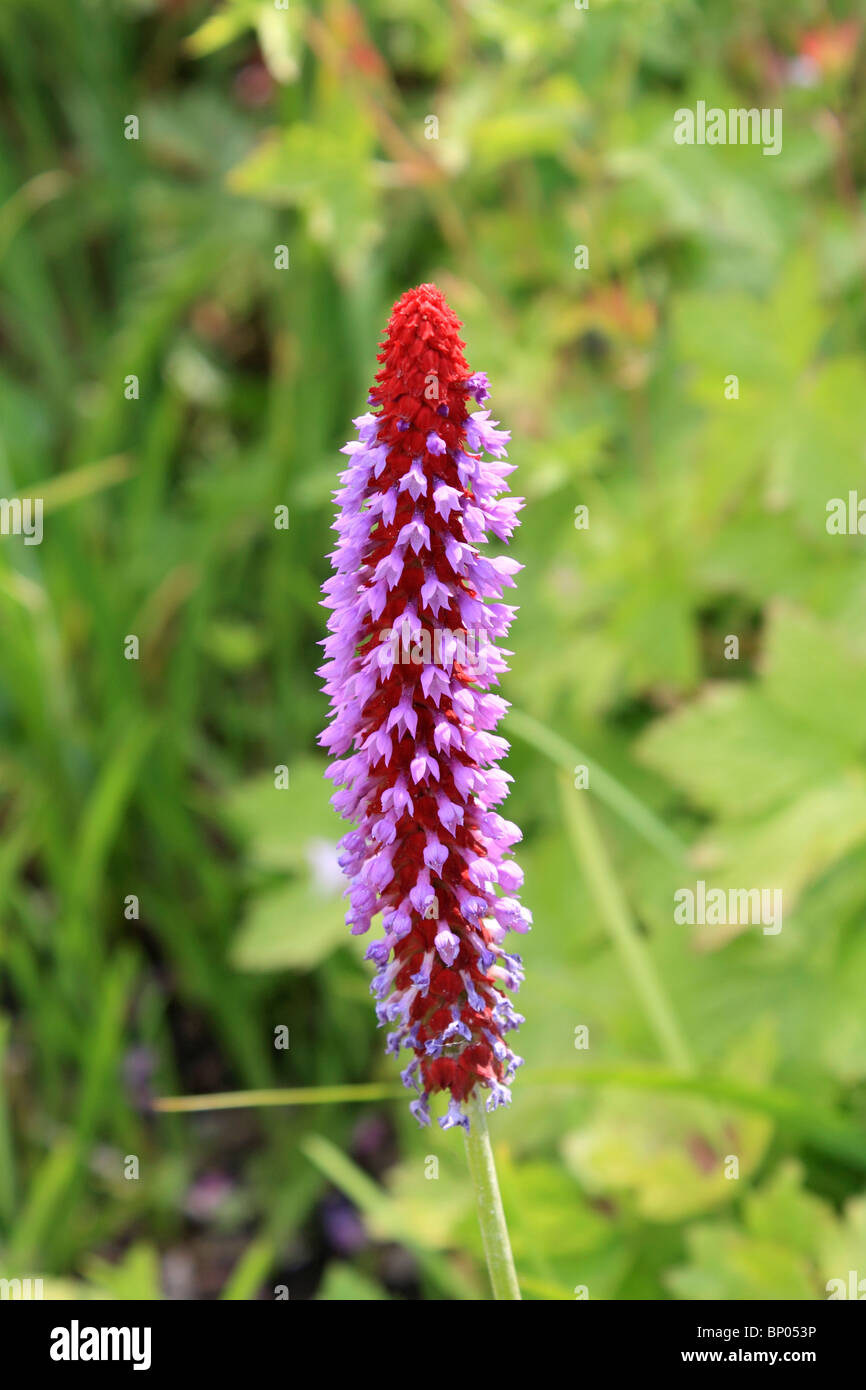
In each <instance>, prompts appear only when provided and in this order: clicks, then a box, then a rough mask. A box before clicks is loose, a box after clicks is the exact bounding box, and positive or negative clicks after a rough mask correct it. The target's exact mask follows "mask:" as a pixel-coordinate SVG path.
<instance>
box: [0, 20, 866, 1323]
mask: <svg viewBox="0 0 866 1390" xmlns="http://www.w3.org/2000/svg"><path fill="white" fill-rule="evenodd" d="M855 10H856V7H854V6H851V7H848V6H846V5H845V4H843V3H838V4H837V3H825V0H741V3H739V4H737V5H736V6H731V5H730V4H728V3H721V0H704V3H698V0H641V3H637V0H607V2H605V0H590V5H589V9H588V10H587V11H580V10H578V9H576V8H575V7H574V6H573V5H572V4H571V3H569V0H534V3H532V4H527V3H526V0H497V3H471V2H470V0H466V2H465V3H462V2H461V0H451V2H450V3H449V2H448V0H429V2H428V3H424V4H418V3H417V0H368V3H365V4H352V3H349V0H321V3H319V4H315V5H312V4H311V5H305V4H304V3H302V0H291V5H290V8H289V9H288V11H282V12H281V11H279V10H277V9H276V8H275V7H274V6H272V5H269V4H266V3H258V0H230V2H229V3H226V4H224V5H222V6H221V7H219V8H211V7H210V6H207V5H203V4H199V3H193V2H192V0H190V3H184V0H173V2H170V0H164V2H163V3H159V2H158V0H115V3H109V2H108V0H90V3H87V2H86V0H74V2H73V3H69V4H65V5H57V4H55V3H53V0H7V3H6V4H5V5H4V6H3V7H2V10H0V40H2V43H0V67H2V75H3V84H2V85H3V89H4V95H3V97H2V100H0V142H2V163H0V271H2V287H0V334H2V343H3V349H4V351H3V363H2V369H0V422H2V431H0V434H2V437H0V492H2V493H3V495H4V496H6V497H12V496H13V495H16V494H23V495H33V496H41V497H43V498H44V500H45V538H44V543H43V544H42V545H41V546H38V547H37V546H30V547H25V546H24V545H23V541H22V538H20V537H11V536H10V537H4V538H3V539H2V541H0V633H2V639H0V740H2V744H0V805H2V824H3V832H4V833H3V837H2V848H0V899H2V925H0V960H2V966H0V969H2V993H0V1055H2V1059H3V1065H2V1071H0V1266H2V1268H0V1272H2V1273H3V1274H5V1275H7V1276H13V1275H16V1274H17V1275H21V1274H26V1273H30V1274H34V1275H42V1276H44V1277H45V1278H46V1279H47V1280H49V1281H50V1282H49V1284H48V1286H47V1287H48V1290H49V1291H50V1292H52V1293H54V1294H57V1295H59V1296H64V1295H68V1294H70V1293H74V1295H75V1296H82V1297H83V1296H93V1297H99V1296H104V1295H106V1294H108V1295H110V1296H115V1297H117V1296H119V1297H133V1298H158V1297H169V1298H184V1297H196V1298H202V1297H221V1298H229V1299H231V1298H241V1299H247V1298H254V1297H272V1296H273V1290H274V1288H275V1287H277V1286H278V1285H283V1286H286V1287H287V1288H288V1289H289V1290H290V1292H291V1296H292V1297H293V1298H313V1297H315V1298H326V1299H328V1298H329V1299H340V1298H364V1299H367V1298H370V1299H377V1298H379V1299H381V1298H401V1297H421V1298H432V1299H463V1298H470V1299H471V1298H479V1297H484V1296H485V1289H486V1284H485V1276H484V1273H483V1269H482V1267H481V1265H480V1263H479V1254H480V1252H479V1241H478V1235H477V1231H476V1226H475V1219H474V1214H473V1210H472V1201H471V1195H470V1193H469V1191H468V1188H467V1179H466V1174H465V1164H464V1156H463V1152H462V1146H461V1145H460V1143H459V1140H455V1138H454V1136H453V1134H448V1135H442V1134H440V1133H439V1132H438V1130H434V1132H433V1133H432V1134H431V1133H430V1132H429V1131H426V1132H423V1133H420V1132H418V1131H417V1129H416V1127H415V1125H414V1122H413V1121H411V1119H410V1118H409V1117H408V1115H407V1113H406V1107H405V1102H404V1100H403V1099H401V1098H399V1097H398V1096H396V1095H395V1090H394V1082H395V1079H396V1069H395V1067H394V1065H393V1062H392V1061H391V1060H386V1059H384V1058H383V1056H382V1047H381V1034H377V1032H376V1030H375V1027H374V1017H373V1010H372V1006H371V1002H370V999H369V995H368V981H367V977H368V973H369V972H368V969H367V967H365V966H364V964H363V963H362V961H361V951H360V950H358V949H356V945H357V944H356V945H353V944H352V943H351V942H349V941H347V939H346V931H345V927H344V925H343V920H342V919H343V907H344V905H343V904H342V903H341V901H340V897H339V886H338V885H337V882H336V880H335V878H334V873H333V855H332V848H333V844H334V842H335V841H336V838H337V836H338V834H339V833H340V829H339V825H338V822H337V821H336V818H335V816H334V815H333V813H332V812H331V811H330V809H329V807H328V804H327V789H326V787H325V784H324V783H323V781H322V778H321V771H322V766H323V764H322V760H321V758H320V756H319V754H318V752H317V749H316V742H315V740H316V734H317V731H318V730H319V729H320V727H321V725H322V723H323V720H324V717H325V702H324V700H323V699H322V697H321V696H320V694H319V693H318V682H317V680H316V678H315V676H314V668H315V666H316V665H317V664H318V661H319V649H318V647H317V646H316V643H317V641H318V640H319V639H320V638H321V636H322V635H323V627H324V612H323V610H322V609H321V608H319V606H318V597H319V593H318V590H319V585H320V583H321V581H322V579H323V578H324V576H325V573H326V561H325V558H324V557H325V553H326V551H327V550H328V549H329V548H330V544H331V535H330V533H329V529H328V528H329V525H330V520H331V510H332V508H331V502H330V491H331V488H332V487H333V486H334V483H335V474H336V471H337V469H338V467H339V466H340V464H339V456H338V453H337V449H338V447H339V446H340V445H341V444H342V443H343V441H344V439H345V438H346V437H347V434H348V431H349V420H350V417H351V416H352V415H355V414H358V413H359V412H360V410H361V409H362V408H363V405H364V401H365V397H366V392H367V389H368V386H369V384H370V381H371V379H372V374H373V372H374V370H375V351H376V346H377V342H378V339H379V336H380V333H381V330H382V328H383V325H384V323H385V321H386V318H387V314H388V310H389V307H390V304H391V302H392V301H393V299H394V298H395V297H396V296H397V295H399V294H400V293H401V292H402V291H403V290H404V289H405V288H407V287H408V286H409V285H412V284H415V283H418V282H420V281H422V280H427V279H435V280H436V281H437V283H438V284H439V285H440V286H441V287H442V288H443V289H444V290H445V292H446V293H447V294H448V296H449V297H450V299H451V302H452V303H453V305H454V307H455V309H456V311H457V312H458V314H459V315H460V317H461V318H462V319H463V320H464V321H465V338H466V341H467V344H468V355H469V359H470V361H471V363H472V364H473V366H474V367H475V368H476V369H480V368H483V369H486V370H487V371H488V372H489V373H490V376H491V381H492V384H493V392H494V395H493V404H494V406H495V414H496V415H497V416H498V417H499V418H500V419H501V420H502V421H503V423H504V424H505V425H507V426H508V427H509V428H511V429H512V431H513V435H514V445H513V452H512V456H513V460H514V461H515V462H516V463H517V464H518V465H519V473H518V474H517V475H516V478H517V480H518V482H519V487H518V488H517V490H518V491H520V492H522V493H525V494H526V496H527V498H528V506H527V508H526V511H525V513H524V522H523V526H522V529H521V531H520V532H519V534H518V538H517V541H516V546H515V553H516V555H517V556H518V558H519V559H520V560H521V561H522V562H523V563H524V564H525V567H526V568H525V570H524V572H523V574H522V576H521V582H520V592H519V600H520V602H521V605H522V609H521V616H520V618H519V620H518V623H517V624H516V626H515V628H514V631H513V634H512V636H513V641H512V646H513V648H514V653H515V655H514V660H513V674H512V675H511V677H510V679H509V681H508V683H507V687H506V690H505V694H506V695H507V696H508V697H509V698H510V699H511V700H512V701H513V703H514V707H515V711H517V713H515V714H514V715H513V716H511V717H510V719H509V728H507V729H506V733H509V735H510V737H511V739H512V742H513V753H512V755H511V759H510V763H509V768H510V771H511V772H512V773H513V775H514V777H515V785H514V791H513V795H512V798H511V801H510V803H509V814H510V815H512V816H513V818H514V819H515V820H517V821H519V822H520V823H521V824H522V825H523V826H524V828H525V832H526V843H525V847H524V851H525V852H524V854H523V855H522V861H523V863H524V864H525V867H526V870H527V883H526V890H525V900H526V902H527V904H528V905H529V906H530V907H531V908H532V910H533V911H534V914H535V921H536V928H535V930H534V932H533V933H532V935H531V936H530V937H528V938H527V939H526V941H525V943H524V945H525V949H524V952H523V954H524V960H525V964H526V972H527V979H526V984H525V987H524V989H523V991H522V994H521V996H520V1007H521V1011H522V1012H523V1013H524V1014H525V1015H526V1024H525V1025H524V1027H523V1029H522V1030H521V1044H522V1046H521V1049H520V1050H521V1052H522V1053H523V1054H524V1056H525V1058H526V1065H525V1067H524V1069H523V1070H522V1072H521V1073H520V1074H519V1077H518V1080H517V1083H516V1086H515V1099H514V1104H513V1106H512V1108H511V1110H510V1111H509V1112H508V1113H502V1112H500V1113H499V1114H497V1116H496V1117H495V1124H494V1135H495V1140H496V1144H497V1150H498V1155H499V1161H500V1164H501V1168H502V1176H503V1184H504V1189H505V1199H506V1207H507V1210H508V1213H509V1218H510V1224H511V1229H512V1235H513V1240H514V1245H515V1255H516V1259H517V1265H518V1271H519V1274H520V1277H521V1281H522V1284H523V1288H524V1292H525V1295H526V1296H527V1297H536V1298H541V1299H569V1298H573V1297H574V1296H575V1292H574V1291H575V1289H576V1288H577V1287H578V1286H585V1287H586V1288H587V1289H588V1291H589V1296H590V1297H592V1298H613V1299H628V1298H639V1299H663V1298H694V1297H698V1298H707V1299H728V1298H747V1299H760V1298H765V1297H771V1296H775V1297H783V1298H785V1297H787V1298H806V1299H810V1298H822V1297H826V1293H825V1285H826V1282H827V1280H828V1279H830V1278H834V1277H841V1278H847V1274H848V1271H849V1270H850V1269H855V1270H858V1271H859V1274H860V1276H861V1277H864V1276H866V1193H864V1181H866V1135H864V1122H866V1015H864V1007H863V1000H864V997H866V935H864V932H863V921H864V911H866V775H864V750H866V635H864V623H863V614H864V604H866V563H864V549H863V546H864V542H863V539H862V537H858V536H849V537H846V536H831V535H828V533H827V531H826V527H825V506H826V503H827V501H828V499H830V498H833V497H846V496H847V494H848V491H849V489H856V488H858V487H859V488H861V489H864V436H863V402H864V400H866V368H864V359H863V354H862V344H863V334H864V329H866V305H864V294H863V275H864V268H866V220H864V219H866V208H864V199H863V178H864V173H866V107H864V102H863V93H864V82H866V46H864V38H863V28H864V26H863V24H862V22H861V21H858V20H857V19H855V18H853V17H852V16H853V15H854V13H855ZM698 100H704V101H706V102H707V104H708V105H718V106H722V107H724V108H728V107H731V106H741V105H745V106H752V105H755V106H759V107H781V108H782V109H783V111H784V147H783V152H782V154H781V155H780V156H779V157H777V158H768V157H764V156H763V155H762V152H761V149H760V148H759V147H709V146H704V147H698V146H695V147H692V148H685V147H679V146H676V145H674V143H673V139H672V130H673V113H674V111H675V110H676V109H677V108H678V107H681V106H691V107H694V106H695V104H696V102H697V101H698ZM129 115H136V116H137V117H138V119H139V123H140V130H139V138H138V140H132V139H126V138H125V136H124V131H125V121H126V118H127V117H128V116H129ZM431 115H432V116H436V117H437V118H438V122H439V129H438V139H428V138H427V136H428V134H430V133H431V131H432V129H433V127H432V125H431V124H430V123H429V122H426V118H427V117H429V116H431ZM425 122H426V124H425ZM127 128H128V127H127ZM280 245H285V246H286V247H287V248H288V250H289V255H290V266H289V268H288V269H286V270H278V269H276V268H275V248H276V247H277V246H280ZM580 245H585V246H586V247H588V251H589V266H588V268H587V269H578V268H576V266H575V248H576V247H578V246H580ZM730 374H736V375H737V376H738V377H739V383H740V389H739V399H738V400H730V399H726V395H725V389H724V386H725V378H726V377H727V376H729V375H730ZM131 375H135V376H137V377H138V379H139V384H140V389H139V396H138V399H127V393H126V392H125V382H126V380H127V378H128V377H129V376H131ZM864 491H866V489H864ZM280 505H288V507H289V508H290V515H291V525H290V528H289V530H288V531H281V530H277V529H275V527H274V524H273V523H274V508H275V507H278V506H280ZM581 505H585V506H587V507H588V508H589V518H590V524H589V527H588V529H583V530H578V529H575V526H574V509H575V507H578V506H581ZM130 634H135V635H137V636H138V638H139V641H140V657H139V659H138V660H137V661H133V660H126V659H125V657H124V643H125V639H126V638H127V636H128V635H130ZM731 634H733V635H737V636H738V637H739V641H740V655H739V659H738V660H726V659H725V656H724V644H725V638H726V637H727V636H728V635H731ZM583 763H586V764H588V765H589V767H590V789H589V791H588V792H587V791H583V790H575V788H574V785H573V782H574V774H573V769H574V767H575V766H576V765H578V764H583ZM278 764H285V765H287V766H288V767H289V769H290V787H289V790H288V791H284V792H279V791H275V789H274V774H273V769H274V767H275V766H277V765H278ZM697 877H703V878H705V879H706V880H708V881H710V882H712V883H717V884H722V885H727V884H730V885H733V886H737V887H747V886H764V887H779V888H781V889H782V890H783V893H784V905H785V916H784V927H783V930H782V931H781V933H780V934H778V935H776V936H771V935H763V934H762V933H761V932H760V931H759V930H757V929H755V928H747V929H744V930H741V931H739V932H736V931H734V932H731V933H720V932H719V931H716V932H714V933H701V932H700V931H698V930H697V929H696V928H689V927H677V926H675V925H674V923H673V920H672V901H673V898H672V895H673V892H674V889H675V888H677V887H682V886H687V885H690V884H694V882H695V879H696V878H697ZM130 895H135V896H137V898H138V900H139V904H140V909H139V915H138V917H137V918H136V917H135V916H134V915H132V914H134V908H130V906H129V902H128V899H129V897H130ZM280 1026H284V1027H287V1028H288V1029H289V1032H290V1047H289V1048H288V1050H278V1049H276V1048H275V1047H274V1036H275V1032H274V1030H275V1029H277V1028H279V1027H280ZM581 1026H585V1027H586V1028H588V1030H589V1033H588V1036H589V1047H588V1049H586V1050H578V1049H576V1046H575V1043H576V1040H577V1041H580V1039H581V1035H580V1034H577V1035H576V1033H575V1030H576V1029H579V1028H580V1027H581ZM361 1085H367V1086H371V1085H372V1086H374V1087H376V1088H377V1089H375V1090H373V1091H368V1092H364V1091H360V1092H352V1093H351V1094H352V1096H353V1099H352V1100H351V1102H349V1101H344V1102H342V1103H339V1104H337V1103H319V1104H314V1105H294V1106H288V1107H279V1108H268V1109H260V1110H250V1109H245V1110H235V1111H226V1112H213V1113H207V1114H203V1115H186V1114H180V1115H178V1114H174V1115H165V1114H155V1113H154V1112H153V1110H152V1109H151V1106H150V1102H151V1099H152V1098H153V1097H154V1096H156V1095H163V1096H164V1095H176V1094H187V1095H188V1094H194V1093H202V1092H213V1091H220V1090H230V1089H247V1088H261V1087H297V1088H314V1087H323V1086H340V1087H346V1086H361ZM367 1095H371V1096H374V1097H375V1098H374V1099H366V1100H360V1099H358V1097H359V1096H361V1097H363V1096H367ZM728 1155H736V1156H737V1157H738V1159H739V1174H740V1176H739V1179H738V1180H730V1179H728V1178H726V1177H725V1159H726V1156H728ZM129 1156H136V1157H137V1158H138V1160H139V1165H140V1168H139V1177H138V1179H137V1180H136V1179H133V1178H130V1177H126V1176H125V1173H126V1172H129V1171H130V1169H129V1165H128V1158H129ZM429 1156H433V1157H436V1158H438V1161H439V1165H440V1166H439V1176H438V1179H435V1180H434V1179H432V1178H430V1177H429V1176H428V1175H429V1173H430V1171H431V1166H430V1164H429V1162H428V1161H427V1160H428V1157H429Z"/></svg>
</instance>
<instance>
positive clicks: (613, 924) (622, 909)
mask: <svg viewBox="0 0 866 1390" xmlns="http://www.w3.org/2000/svg"><path fill="white" fill-rule="evenodd" d="M560 790H561V792H562V808H563V813H564V816H565V825H566V830H567V831H568V834H569V837H570V839H571V842H572V844H573V846H574V849H575V853H576V854H577V857H578V859H579V861H580V863H581V865H582V866H583V871H584V874H585V875H586V881H587V885H588V887H589V890H590V892H591V894H592V896H593V898H594V899H595V902H596V905H597V907H598V910H599V915H600V916H601V919H602V921H603V922H604V924H605V926H606V927H607V930H608V933H609V935H610V938H611V941H612V942H613V944H614V946H615V947H616V950H617V951H618V952H619V956H620V960H621V961H622V963H623V966H624V967H625V970H626V973H627V974H628V976H629V979H630V980H631V982H632V986H633V988H634V991H635V993H636V994H637V996H638V998H639V999H640V1001H641V1003H642V1005H643V1008H644V1012H645V1014H646V1018H647V1022H648V1023H649V1025H650V1027H651V1029H652V1031H653V1033H654V1034H655V1037H656V1041H657V1042H658V1046H659V1051H660V1052H661V1054H662V1056H663V1057H664V1058H665V1059H666V1061H667V1062H668V1063H669V1064H670V1066H672V1067H673V1068H674V1069H675V1070H677V1071H682V1072H690V1071H692V1070H693V1069H694V1065H693V1062H692V1059H691V1056H690V1053H689V1048H688V1045H687V1043H686V1040H685V1038H684V1037H683V1035H682V1032H681V1031H680V1026H679V1023H678V1022H677V1018H676V1015H675V1014H674V1011H673V1007H672V1005H671V1002H670V1000H669V999H668V997H667V994H666V993H665V989H664V986H663V985H662V982H661V980H660V979H659V976H658V972H657V971H656V968H655V965H654V964H653V960H652V957H651V956H650V953H649V951H648V950H647V948H646V945H645V943H644V941H643V940H642V938H641V936H640V934H639V933H638V930H637V928H636V926H635V924H634V922H633V921H632V916H631V913H630V911H629V907H628V903H627V902H626V898H625V895H624V893H623V891H622V889H621V888H620V886H619V883H618V882H617V878H616V875H615V874H614V872H613V868H612V867H611V863H610V860H609V859H608V856H607V850H606V849H605V846H604V841H603V840H602V838H601V835H600V834H599V832H598V827H597V825H596V823H595V817H594V816H593V814H592V811H591V809H590V806H589V802H588V800H587V797H586V794H585V792H583V791H574V790H573V789H572V787H571V784H570V783H569V781H568V779H567V778H565V777H561V778H560Z"/></svg>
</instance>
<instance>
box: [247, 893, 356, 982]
mask: <svg viewBox="0 0 866 1390" xmlns="http://www.w3.org/2000/svg"><path fill="white" fill-rule="evenodd" d="M343 917H344V909H343V907H342V905H341V901H340V899H339V897H337V896H336V895H335V894H330V893H328V894H324V893H321V892H320V891H319V890H318V889H317V888H316V887H315V885H314V884H313V883H312V882H309V881H308V882H294V883H290V884H287V885H286V886H285V887H284V888H276V889H274V890H272V891H271V892H267V893H260V894H259V895H258V896H257V897H255V898H254V899H253V901H252V903H251V904H250V907H249V909H248V910H247V913H246V915H245V917H244V919H243V922H242V924H241V927H240V929H239V931H238V934H237V936H236V937H235V940H234V942H233V944H232V949H231V959H232V963H233V964H234V965H235V966H237V968H238V969H239V970H312V969H313V967H314V966H316V965H318V964H319V963H320V962H321V961H323V960H324V959H325V957H326V956H328V955H330V953H331V952H332V951H334V950H336V948H337V947H338V946H339V945H344V944H345V942H346V937H347V927H346V924H345V921H344V920H343Z"/></svg>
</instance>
